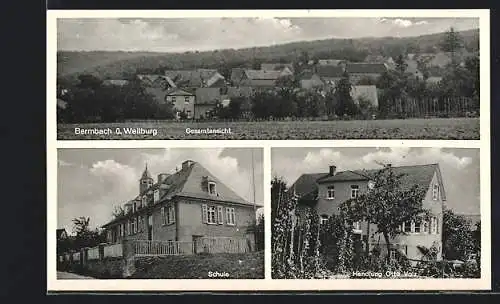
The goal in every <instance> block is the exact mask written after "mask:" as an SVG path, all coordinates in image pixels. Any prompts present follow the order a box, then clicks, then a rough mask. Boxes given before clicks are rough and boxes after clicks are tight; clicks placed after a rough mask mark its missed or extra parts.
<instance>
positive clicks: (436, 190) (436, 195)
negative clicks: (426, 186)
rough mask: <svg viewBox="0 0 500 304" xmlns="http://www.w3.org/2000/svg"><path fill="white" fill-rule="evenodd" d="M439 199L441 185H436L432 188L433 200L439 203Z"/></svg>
mask: <svg viewBox="0 0 500 304" xmlns="http://www.w3.org/2000/svg"><path fill="white" fill-rule="evenodd" d="M438 199H439V185H438V184H434V185H433V186H432V200H434V201H437V200H438Z"/></svg>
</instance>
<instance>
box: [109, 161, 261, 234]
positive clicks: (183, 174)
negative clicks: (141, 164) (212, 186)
mask: <svg viewBox="0 0 500 304" xmlns="http://www.w3.org/2000/svg"><path fill="white" fill-rule="evenodd" d="M206 180H210V181H214V182H215V183H216V187H217V196H214V195H210V194H208V191H207V190H206V189H205V188H204V187H206V185H205V184H204V181H206ZM158 188H161V189H164V191H165V192H164V193H163V194H162V196H161V197H160V201H159V203H161V202H163V201H168V200H171V199H173V198H175V197H188V198H196V199H206V200H212V201H220V202H233V203H239V204H242V205H247V206H253V203H251V202H248V201H246V200H245V199H244V198H242V197H241V196H239V195H238V194H236V193H235V192H234V191H233V190H232V189H230V188H229V187H228V186H226V185H225V184H224V183H222V182H221V181H220V180H219V179H218V178H217V177H216V176H214V175H213V174H212V173H211V172H209V171H208V170H207V169H206V168H205V167H203V166H202V165H201V164H200V163H198V162H195V161H190V163H189V164H188V165H186V166H185V167H184V168H182V169H181V170H179V171H177V172H175V173H173V174H170V175H168V176H167V177H166V178H165V179H164V180H163V181H162V182H160V183H156V184H154V185H153V186H151V187H150V188H149V189H146V190H145V191H144V192H143V193H141V194H140V195H144V194H145V193H147V192H150V191H153V190H155V189H158ZM157 204H158V203H157ZM257 206H260V205H259V204H257ZM153 207H154V205H150V206H148V207H146V208H153ZM125 217H126V216H125ZM121 220H122V217H120V218H117V219H114V220H112V221H111V222H109V223H107V224H105V225H103V227H107V226H109V225H111V224H113V223H115V222H118V221H121Z"/></svg>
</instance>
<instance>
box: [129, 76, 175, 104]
mask: <svg viewBox="0 0 500 304" xmlns="http://www.w3.org/2000/svg"><path fill="white" fill-rule="evenodd" d="M137 79H138V80H139V81H140V83H141V86H142V87H144V90H145V92H146V93H147V94H150V95H152V96H153V98H154V99H155V100H156V101H157V102H159V103H162V102H164V101H165V99H166V95H167V93H168V90H171V89H174V88H175V87H176V85H175V83H173V82H172V80H171V79H170V78H168V77H166V76H164V75H155V74H147V75H144V74H139V75H137Z"/></svg>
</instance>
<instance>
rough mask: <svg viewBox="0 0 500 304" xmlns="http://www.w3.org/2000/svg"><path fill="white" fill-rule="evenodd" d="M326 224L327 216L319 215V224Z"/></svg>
mask: <svg viewBox="0 0 500 304" xmlns="http://www.w3.org/2000/svg"><path fill="white" fill-rule="evenodd" d="M327 223H328V215H326V214H323V215H321V218H320V224H321V225H325V224H327Z"/></svg>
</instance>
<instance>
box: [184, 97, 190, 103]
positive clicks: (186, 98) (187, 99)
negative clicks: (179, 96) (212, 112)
mask: <svg viewBox="0 0 500 304" xmlns="http://www.w3.org/2000/svg"><path fill="white" fill-rule="evenodd" d="M184 103H185V104H189V97H188V96H186V97H184Z"/></svg>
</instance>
